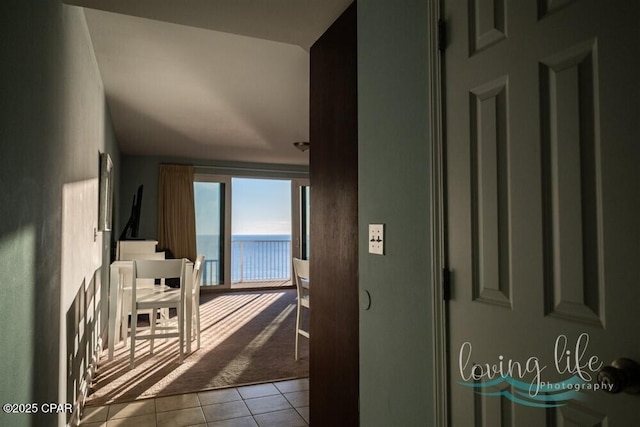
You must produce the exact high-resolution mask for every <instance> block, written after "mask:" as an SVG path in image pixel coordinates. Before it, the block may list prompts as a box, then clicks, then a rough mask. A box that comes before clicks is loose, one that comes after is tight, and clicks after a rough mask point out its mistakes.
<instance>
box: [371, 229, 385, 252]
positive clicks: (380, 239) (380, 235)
mask: <svg viewBox="0 0 640 427" xmlns="http://www.w3.org/2000/svg"><path fill="white" fill-rule="evenodd" d="M369 253H370V254H376V255H384V224H369Z"/></svg>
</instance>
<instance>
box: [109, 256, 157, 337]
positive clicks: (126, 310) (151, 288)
mask: <svg viewBox="0 0 640 427" xmlns="http://www.w3.org/2000/svg"><path fill="white" fill-rule="evenodd" d="M132 256H134V257H135V259H141V260H161V259H164V257H165V253H164V252H149V253H142V252H138V253H135V254H132ZM133 259H134V258H131V259H130V260H131V261H132V260H133ZM124 261H129V260H127V259H125V260H124ZM131 283H133V278H132V273H129V272H126V273H124V274H123V286H122V297H121V298H120V301H122V307H121V309H120V313H121V319H120V326H121V335H120V336H121V337H123V339H125V341H126V338H127V331H128V324H129V316H130V315H131ZM137 289H138V295H142V294H144V293H149V292H156V291H158V290H167V289H169V288H167V287H165V286H164V284H160V285H156V284H155V280H153V279H138V280H137ZM138 314H148V315H149V320H151V311H150V310H144V311H139V312H138ZM161 316H163V317H166V316H167V311H166V310H163V311H162V312H161ZM133 319H134V317H133V316H132V317H131V323H133Z"/></svg>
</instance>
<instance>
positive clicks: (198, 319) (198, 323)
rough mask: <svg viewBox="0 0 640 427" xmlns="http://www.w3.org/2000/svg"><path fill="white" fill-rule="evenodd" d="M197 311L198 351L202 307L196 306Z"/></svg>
mask: <svg viewBox="0 0 640 427" xmlns="http://www.w3.org/2000/svg"><path fill="white" fill-rule="evenodd" d="M195 310H196V316H195V317H196V327H195V330H196V334H197V337H198V350H200V305H196V308H195Z"/></svg>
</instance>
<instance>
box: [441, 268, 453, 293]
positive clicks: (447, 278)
mask: <svg viewBox="0 0 640 427" xmlns="http://www.w3.org/2000/svg"><path fill="white" fill-rule="evenodd" d="M449 298H451V272H450V271H449V269H448V268H447V267H445V268H443V269H442V299H443V300H444V301H449Z"/></svg>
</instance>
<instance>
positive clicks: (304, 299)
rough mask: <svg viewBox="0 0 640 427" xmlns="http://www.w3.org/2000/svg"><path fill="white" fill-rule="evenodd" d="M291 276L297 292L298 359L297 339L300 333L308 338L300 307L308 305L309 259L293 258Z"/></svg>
mask: <svg viewBox="0 0 640 427" xmlns="http://www.w3.org/2000/svg"><path fill="white" fill-rule="evenodd" d="M293 276H294V281H295V284H296V291H297V292H298V298H297V301H298V304H297V306H298V310H297V313H296V360H298V340H299V339H300V335H302V336H303V337H306V338H309V331H305V330H303V329H302V308H303V307H306V308H307V310H309V309H310V308H311V306H310V305H309V260H303V259H298V258H293Z"/></svg>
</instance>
